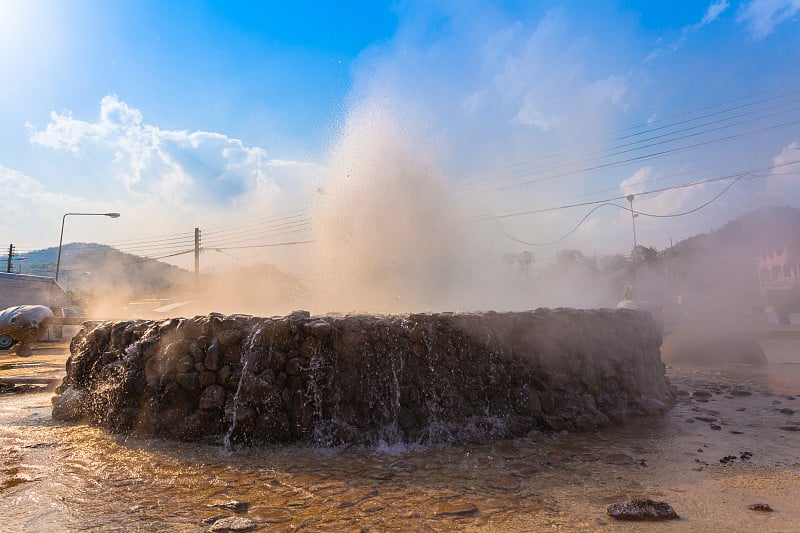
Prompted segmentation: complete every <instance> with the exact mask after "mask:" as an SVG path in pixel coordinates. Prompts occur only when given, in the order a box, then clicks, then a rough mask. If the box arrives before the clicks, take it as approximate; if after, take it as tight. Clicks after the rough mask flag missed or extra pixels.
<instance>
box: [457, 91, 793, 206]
mask: <svg viewBox="0 0 800 533" xmlns="http://www.w3.org/2000/svg"><path fill="white" fill-rule="evenodd" d="M770 92H773V91H766V92H764V93H757V94H755V95H751V96H747V97H742V98H739V99H734V100H730V101H727V102H722V103H719V104H714V105H711V106H706V107H703V108H700V109H697V110H693V111H688V112H685V113H680V114H677V115H673V116H671V117H667V118H665V119H661V120H656V121H652V122H650V123H646V124H640V125H637V126H633V127H630V128H625V129H622V130H618V131H617V132H616V133H623V132H626V131H631V130H637V129H640V128H648V129H647V130H645V131H640V132H637V133H631V134H627V135H622V136H618V137H616V138H615V139H612V141H611V142H616V141H623V140H626V139H630V138H634V137H637V136H640V135H647V134H650V133H652V132H655V131H661V130H664V129H667V128H671V127H674V126H678V125H681V124H687V123H691V122H695V121H697V120H702V119H705V118H709V117H714V116H719V115H722V114H725V113H729V112H732V111H738V110H741V109H745V108H747V107H751V106H753V105H757V104H762V103H765V102H769V101H772V100H777V99H781V98H785V97H789V96H793V95H796V94H798V93H800V90H798V89H795V90H792V91H789V92H785V93H782V94H779V95H776V96H771V97H768V98H764V99H760V100H757V101H754V102H749V103H746V104H741V105H736V106H732V107H728V108H726V109H723V110H721V111H717V112H714V113H707V114H702V115H699V116H696V117H692V118H689V119H685V120H681V121H676V122H671V123H669V124H666V125H663V126H659V127H656V128H653V127H651V126H652V125H653V124H658V123H662V122H664V121H667V120H674V119H676V118H680V117H682V116H686V115H692V114H694V113H697V112H700V111H704V110H707V109H713V108H716V107H720V106H723V105H727V104H728V103H732V102H737V101H741V100H747V99H749V98H754V97H757V96H760V95H762V94H769V93H770ZM797 101H798V100H796V99H795V100H791V101H789V102H783V103H780V104H776V105H773V106H768V107H765V108H762V109H758V110H755V111H750V112H748V113H742V114H739V115H734V116H731V117H727V118H723V119H719V120H716V121H712V122H709V123H706V124H705V125H710V124H714V123H719V122H723V121H727V120H732V119H735V118H741V117H743V116H747V115H752V114H754V113H758V112H763V111H765V110H769V109H773V108H776V107H780V106H785V105H788V104H791V103H795V102H797ZM762 118H763V117H762ZM700 126H702V125H700ZM700 126H693V127H692V128H687V129H685V130H678V131H674V132H672V133H668V134H664V135H675V134H677V133H680V132H681V131H688V130H690V129H696V128H697V127H700ZM661 136H663V135H661ZM661 136H660V137H661ZM675 140H679V139H675ZM640 142H643V141H641V140H640V141H635V142H633V143H631V142H629V143H627V144H623V145H621V146H617V147H616V148H611V149H608V150H606V151H610V150H613V149H618V148H620V147H622V146H628V145H631V144H636V143H640ZM602 144H604V143H592V144H588V145H583V146H581V145H580V144H578V143H573V144H572V145H570V146H572V147H575V148H573V149H568V150H565V151H562V152H560V153H552V154H546V155H543V156H540V157H538V158H534V159H532V160H528V161H523V162H518V163H514V164H511V165H504V166H502V167H500V168H502V169H510V168H513V167H519V166H522V165H527V164H531V163H534V162H537V161H543V160H546V159H553V158H555V157H559V156H564V155H570V154H571V153H576V152H582V151H586V150H588V149H590V148H592V147H595V146H601V145H602ZM595 153H597V152H595ZM532 168H536V167H531V168H528V169H526V170H531V169H532ZM539 168H541V167H539ZM489 172H492V173H494V172H493V171H486V172H485V173H484V175H488V173H489ZM514 175H517V176H518V175H519V172H514ZM498 181H502V179H500V180H490V181H489V182H476V181H475V180H473V181H472V182H471V183H467V184H462V185H461V186H456V187H454V190H456V191H457V192H463V190H464V189H469V188H476V187H481V186H486V185H487V184H491V183H497V182H498Z"/></svg>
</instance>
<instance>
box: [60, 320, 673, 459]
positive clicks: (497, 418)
mask: <svg viewBox="0 0 800 533" xmlns="http://www.w3.org/2000/svg"><path fill="white" fill-rule="evenodd" d="M660 344H661V335H660V332H659V330H658V328H657V326H656V324H655V323H654V321H653V319H652V317H651V316H650V315H649V314H648V313H644V312H639V311H631V310H625V309H621V310H610V309H600V310H574V309H552V310H550V309H538V310H536V311H530V312H522V313H495V312H488V313H483V314H451V313H442V314H412V315H404V316H387V317H381V316H361V315H354V316H345V317H330V316H323V317H311V316H309V314H308V313H306V312H304V311H298V312H295V313H292V314H291V315H289V316H286V317H275V318H256V317H251V316H246V315H233V316H223V315H219V314H211V315H208V316H198V317H195V318H192V319H184V318H175V319H171V320H166V321H161V322H158V321H145V320H132V321H125V322H102V323H91V324H87V325H86V326H85V327H84V329H83V330H82V331H81V332H80V333H79V334H78V335H77V336H76V337H75V338H74V340H73V341H72V344H71V346H70V350H71V356H70V358H69V359H68V361H67V375H66V377H65V378H64V381H63V383H62V384H61V386H60V387H59V389H58V390H57V394H56V396H55V397H54V398H53V417H54V418H55V419H57V420H62V421H88V422H90V423H93V424H96V425H99V426H102V427H104V428H107V429H108V430H111V431H113V432H123V433H131V434H135V435H140V436H145V437H150V436H164V437H170V438H176V439H187V440H212V441H223V440H224V441H225V442H226V443H230V442H248V443H259V442H306V443H313V444H318V445H325V446H328V445H340V444H366V445H371V444H376V443H379V442H387V443H394V442H401V441H402V442H420V443H433V442H468V441H483V440H486V439H493V438H503V437H514V436H523V435H526V434H527V433H529V432H530V431H532V430H535V429H540V430H562V429H567V430H576V429H581V430H585V429H593V428H596V427H598V426H604V425H607V424H610V423H622V422H624V420H625V419H626V418H627V417H629V416H637V415H638V416H641V415H647V416H656V415H659V414H662V413H663V412H664V411H665V410H666V409H667V408H669V407H670V406H671V405H672V399H673V392H672V390H671V388H670V386H669V383H668V382H667V380H666V378H665V376H664V371H665V368H664V365H663V363H662V362H661V358H660V354H659V346H660Z"/></svg>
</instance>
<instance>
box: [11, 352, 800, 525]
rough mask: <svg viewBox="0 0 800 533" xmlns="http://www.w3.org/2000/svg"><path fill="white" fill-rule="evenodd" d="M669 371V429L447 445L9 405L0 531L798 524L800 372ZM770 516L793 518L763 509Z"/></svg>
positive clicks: (636, 427) (44, 398) (773, 368)
mask: <svg viewBox="0 0 800 533" xmlns="http://www.w3.org/2000/svg"><path fill="white" fill-rule="evenodd" d="M768 355H769V354H768ZM771 360H774V359H772V358H771ZM787 368H792V369H794V370H793V371H792V372H789V371H787ZM793 372H794V373H793ZM668 375H669V377H670V379H671V381H672V382H673V384H674V385H675V386H676V387H677V388H678V389H680V390H681V391H682V392H681V395H680V396H679V401H678V404H677V405H676V407H675V408H674V409H673V410H672V411H671V412H670V413H669V414H668V415H667V416H666V417H665V418H663V419H661V420H650V421H645V422H642V423H637V424H632V425H629V426H625V427H622V428H607V429H603V430H600V431H597V432H593V433H585V434H567V433H561V434H557V435H550V434H545V433H534V434H532V435H530V436H529V437H528V438H525V439H517V440H509V441H501V442H495V443H491V444H486V445H472V446H461V445H460V446H438V447H430V448H422V447H415V446H408V445H389V444H386V445H383V446H379V447H377V448H375V449H363V448H348V449H312V448H306V447H300V446H290V447H277V446H276V447H265V448H251V449H248V448H243V449H234V450H227V449H225V448H223V447H221V446H213V445H201V444H188V443H175V442H169V441H162V440H137V439H133V438H125V437H121V436H118V435H110V434H107V433H104V432H102V431H100V430H98V429H96V428H92V427H88V426H66V425H59V424H57V423H55V422H53V421H52V420H51V418H50V397H51V393H42V392H37V393H30V394H21V395H4V396H2V397H0V422H1V424H0V517H1V518H2V519H3V524H4V528H3V529H4V530H5V531H48V532H50V531H74V530H82V531H110V530H117V531H129V530H145V531H157V530H172V531H207V530H209V528H210V527H211V523H213V521H214V519H218V518H220V517H228V516H241V517H246V518H248V519H250V520H253V521H254V522H256V523H257V524H258V526H259V527H260V528H261V529H260V530H262V531H295V530H296V531H459V530H463V531H542V530H545V529H547V530H555V531H639V530H649V531H660V530H661V529H659V528H660V527H662V526H663V525H662V526H659V525H658V524H630V523H620V522H615V521H614V519H612V518H610V517H609V516H608V515H607V514H606V508H607V506H608V505H610V504H612V503H620V502H623V501H628V500H630V499H632V498H636V497H649V498H652V499H656V500H663V501H667V502H668V503H670V504H671V505H672V506H673V508H674V509H675V510H676V511H677V512H678V514H679V515H681V517H682V519H681V520H680V521H676V522H672V523H670V524H669V525H668V527H669V530H670V531H790V530H792V529H793V528H796V524H798V523H800V432H793V431H785V430H782V429H781V428H782V427H790V426H792V427H795V426H798V425H800V399H797V398H798V397H800V396H797V395H800V368H798V367H797V366H796V365H782V364H780V363H773V364H770V365H768V366H767V367H765V368H762V369H753V368H747V367H723V368H717V369H669V371H668ZM698 392H699V393H700V394H695V393H698ZM790 410H791V411H792V412H791V413H790V412H789V411H790ZM795 411H797V413H796V414H795ZM743 452H750V453H751V454H752V457H747V458H745V459H741V458H740V457H741V454H742V453H743ZM727 456H735V459H733V460H728V461H725V462H721V459H723V458H725V457H727ZM236 502H240V503H239V504H237V503H236ZM762 502H763V503H768V504H769V505H770V506H771V507H772V508H773V509H775V510H776V512H774V513H758V512H754V511H751V510H749V509H748V508H747V507H748V505H751V504H754V503H762ZM663 527H666V526H663Z"/></svg>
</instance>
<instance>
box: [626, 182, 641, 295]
mask: <svg viewBox="0 0 800 533" xmlns="http://www.w3.org/2000/svg"><path fill="white" fill-rule="evenodd" d="M625 198H626V199H627V200H628V201H629V202H630V204H631V224H633V254H632V255H633V271H634V272H635V276H636V298H634V300H636V301H638V300H639V295H640V292H639V291H640V289H641V287H640V285H639V258H638V257H637V254H636V248H637V246H638V245H637V244H636V217H637V216H638V215H637V214H636V213H634V212H633V199H634V198H635V195H633V194H629V195H628V196H626V197H625Z"/></svg>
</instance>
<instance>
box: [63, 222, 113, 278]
mask: <svg viewBox="0 0 800 533" xmlns="http://www.w3.org/2000/svg"><path fill="white" fill-rule="evenodd" d="M69 215H81V216H98V217H110V218H119V213H66V214H64V216H63V217H61V237H60V238H59V239H58V260H57V261H56V281H58V271H59V269H60V268H61V244H62V243H63V242H64V222H65V221H66V220H67V217H68V216H69Z"/></svg>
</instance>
